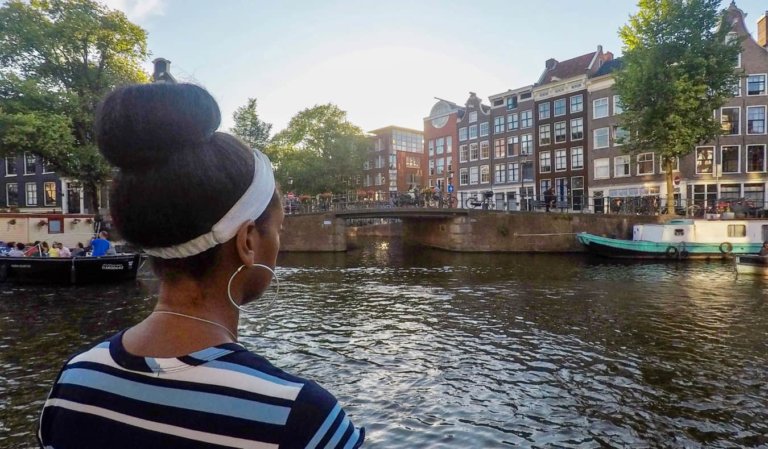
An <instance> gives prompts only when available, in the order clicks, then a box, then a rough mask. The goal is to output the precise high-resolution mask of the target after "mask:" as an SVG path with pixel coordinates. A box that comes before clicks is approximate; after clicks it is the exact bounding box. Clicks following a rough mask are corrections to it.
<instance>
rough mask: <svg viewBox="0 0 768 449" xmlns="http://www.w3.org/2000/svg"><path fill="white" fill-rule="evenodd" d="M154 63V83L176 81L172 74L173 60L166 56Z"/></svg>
mask: <svg viewBox="0 0 768 449" xmlns="http://www.w3.org/2000/svg"><path fill="white" fill-rule="evenodd" d="M152 63H153V64H154V65H155V70H154V73H152V82H153V83H165V82H169V83H174V82H176V80H175V79H174V78H173V76H172V75H171V61H169V60H167V59H165V58H157V59H155V60H154V61H152Z"/></svg>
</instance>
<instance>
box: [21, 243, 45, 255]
mask: <svg viewBox="0 0 768 449" xmlns="http://www.w3.org/2000/svg"><path fill="white" fill-rule="evenodd" d="M24 255H25V256H27V257H42V251H41V246H40V240H35V243H33V244H31V245H29V248H27V249H26V250H25V252H24Z"/></svg>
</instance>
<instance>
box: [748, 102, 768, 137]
mask: <svg viewBox="0 0 768 449" xmlns="http://www.w3.org/2000/svg"><path fill="white" fill-rule="evenodd" d="M750 109H762V110H763V132H761V133H751V132H749V122H750V120H749V110H750ZM746 115H747V122H746V132H747V135H748V136H762V135H765V134H766V125H768V110H766V107H765V105H757V106H747V114H746Z"/></svg>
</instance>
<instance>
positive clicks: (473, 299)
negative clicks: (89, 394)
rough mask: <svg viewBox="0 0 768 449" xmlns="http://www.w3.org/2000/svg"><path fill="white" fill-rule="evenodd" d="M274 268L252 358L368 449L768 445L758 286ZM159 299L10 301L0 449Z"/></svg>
mask: <svg viewBox="0 0 768 449" xmlns="http://www.w3.org/2000/svg"><path fill="white" fill-rule="evenodd" d="M279 264H280V269H279V270H278V274H279V275H280V277H281V279H282V282H281V294H280V299H279V301H277V302H276V303H275V305H274V307H272V308H271V309H269V310H264V311H263V312H264V313H262V314H256V315H255V316H252V317H246V318H244V319H243V321H242V328H241V334H243V335H244V338H243V340H244V342H245V344H246V345H248V346H249V347H251V348H253V349H254V350H256V351H258V352H260V353H262V354H264V355H266V356H267V357H268V358H270V359H272V360H273V361H275V362H276V364H278V365H279V366H281V367H284V368H286V369H289V370H292V371H295V372H298V373H301V374H303V375H305V376H308V377H312V378H314V379H316V380H318V381H319V382H320V383H321V384H323V385H324V386H326V387H328V388H329V389H330V390H332V391H334V392H335V393H336V394H337V396H339V398H340V399H341V400H342V402H344V403H345V404H346V406H347V409H348V411H349V412H350V414H351V415H352V416H353V418H354V419H355V421H356V422H358V423H360V424H362V425H365V426H366V427H367V429H368V433H369V440H368V441H369V442H368V446H369V447H378V448H396V447H435V448H438V447H460V448H464V447H503V446H506V445H515V446H521V447H580V448H582V447H628V446H632V447H670V446H672V447H734V446H743V447H758V446H760V445H768V439H767V437H766V435H768V425H766V424H765V423H766V422H768V419H767V418H768V412H766V410H768V407H767V406H768V385H766V383H765V381H764V379H765V378H766V367H765V354H766V353H767V352H768V351H766V350H767V349H768V343H767V342H768V318H766V316H767V315H766V307H765V299H764V298H765V285H764V284H763V283H762V282H761V281H756V280H754V279H738V280H736V279H735V276H734V274H733V273H732V272H731V271H730V270H731V268H730V266H729V265H728V264H722V263H719V262H718V263H690V264H627V263H614V262H610V261H605V260H593V259H588V258H585V257H581V256H553V255H505V254H494V255H488V254H458V253H451V252H443V251H429V250H424V249H410V248H405V249H403V248H402V247H401V245H400V244H399V242H397V241H391V242H381V241H379V242H376V241H370V242H368V241H362V242H361V243H360V245H359V246H358V247H357V248H356V249H354V250H352V251H350V252H349V253H346V254H284V255H281V257H280V260H279ZM150 291H151V290H147V289H146V288H144V287H140V286H134V285H125V286H120V287H110V288H108V289H106V290H104V289H103V288H98V289H95V290H68V289H62V290H53V289H52V290H37V289H36V290H26V289H11V290H6V291H4V292H3V295H2V297H1V298H2V299H0V312H1V313H0V320H1V321H0V323H1V324H0V326H1V327H0V345H2V346H0V363H2V365H1V367H2V370H0V389H2V391H0V393H1V394H2V395H3V397H5V398H7V399H6V400H5V401H3V404H2V406H0V413H2V415H0V418H1V419H0V423H2V424H0V425H2V426H3V427H2V432H0V446H2V447H33V438H32V436H31V435H30V434H29V431H30V430H31V429H32V428H33V423H34V421H35V420H36V418H37V412H38V410H39V406H40V404H41V402H42V400H43V398H44V396H45V393H46V390H47V387H48V384H49V382H50V379H52V378H53V377H54V376H55V372H56V369H57V368H58V366H59V365H60V364H61V362H63V360H64V358H65V357H66V356H67V355H68V354H71V353H72V352H74V351H77V350H79V349H81V348H83V347H86V346H87V345H88V344H90V342H92V341H94V340H97V339H99V338H101V337H102V336H105V335H109V334H111V333H112V332H114V331H116V330H118V329H121V328H123V327H126V326H128V325H129V324H130V323H132V322H134V321H136V320H138V319H140V317H141V316H142V315H143V314H144V313H146V311H147V310H148V309H149V307H151V303H152V300H151V293H150ZM257 307H258V305H257ZM6 434H7V435H8V436H2V435H6ZM25 445H26V446H25Z"/></svg>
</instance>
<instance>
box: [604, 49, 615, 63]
mask: <svg viewBox="0 0 768 449" xmlns="http://www.w3.org/2000/svg"><path fill="white" fill-rule="evenodd" d="M603 61H613V52H610V51H607V52H605V53H603Z"/></svg>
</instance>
